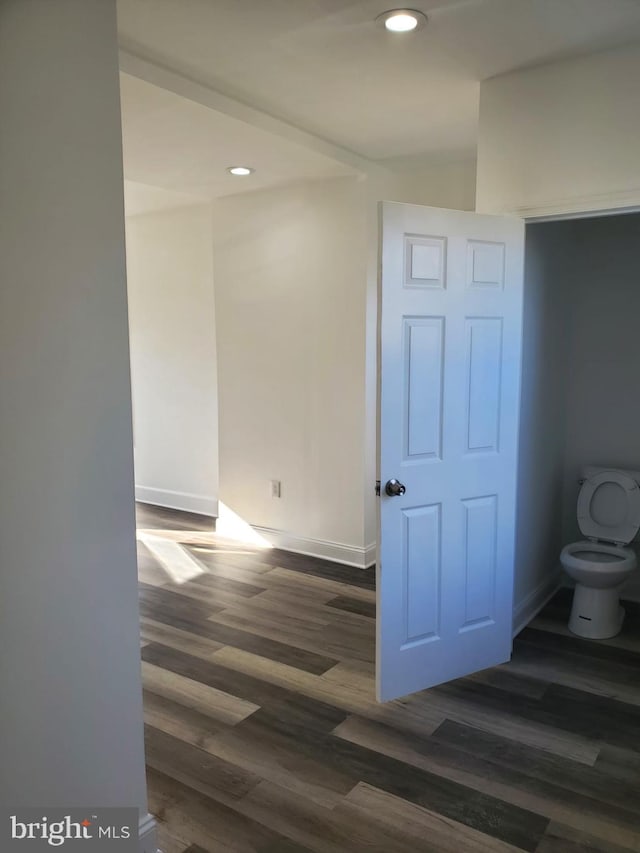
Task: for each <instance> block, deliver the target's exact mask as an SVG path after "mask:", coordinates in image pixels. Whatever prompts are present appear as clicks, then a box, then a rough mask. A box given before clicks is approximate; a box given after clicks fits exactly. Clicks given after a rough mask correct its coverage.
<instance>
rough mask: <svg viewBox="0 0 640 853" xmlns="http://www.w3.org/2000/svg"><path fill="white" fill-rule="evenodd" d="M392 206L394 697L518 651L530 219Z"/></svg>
mask: <svg viewBox="0 0 640 853" xmlns="http://www.w3.org/2000/svg"><path fill="white" fill-rule="evenodd" d="M381 211H382V238H381V239H382V275H381V297H380V365H379V366H380V371H379V375H380V387H379V395H378V399H379V404H378V405H379V407H380V408H379V433H380V434H379V453H380V459H379V469H378V470H379V475H380V478H381V496H380V522H379V537H378V636H377V655H376V657H377V685H378V698H379V699H380V700H387V699H393V698H395V697H397V696H404V695H406V694H407V693H412V692H414V691H416V690H422V689H423V688H425V687H431V686H433V685H435V684H439V683H441V682H443V681H448V680H450V679H452V678H458V677H460V676H462V675H467V674H469V673H471V672H475V671H477V670H480V669H484V668H486V667H489V666H495V665H497V664H499V663H503V662H504V661H507V660H509V658H510V655H511V639H512V637H511V624H512V606H513V605H512V600H513V570H514V539H515V499H516V475H517V448H518V414H519V391H520V351H521V338H522V288H523V258H524V222H523V221H522V220H519V219H512V218H504V217H497V216H482V215H479V214H475V213H464V212H461V211H453V210H440V209H438V208H432V207H421V206H418V205H409V204H396V203H392V202H384V203H383V204H382V205H381ZM388 481H397V482H396V483H394V482H392V483H391V484H390V486H389V491H390V492H392V493H393V492H394V491H395V492H400V494H395V495H393V494H392V495H389V494H387V493H386V488H385V486H386V484H387V482H388Z"/></svg>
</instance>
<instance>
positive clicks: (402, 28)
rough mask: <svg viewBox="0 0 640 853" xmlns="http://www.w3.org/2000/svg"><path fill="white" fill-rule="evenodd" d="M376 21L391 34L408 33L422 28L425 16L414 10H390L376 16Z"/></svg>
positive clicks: (425, 19)
mask: <svg viewBox="0 0 640 853" xmlns="http://www.w3.org/2000/svg"><path fill="white" fill-rule="evenodd" d="M376 21H378V23H380V24H383V25H384V27H385V29H387V30H389V31H390V32H392V33H410V32H412V31H413V30H419V29H420V28H421V27H424V25H425V24H426V23H427V16H426V15H425V14H424V13H423V12H417V11H416V10H415V9H391V11H389V12H383V13H382V15H378V17H377V18H376Z"/></svg>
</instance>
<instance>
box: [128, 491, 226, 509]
mask: <svg viewBox="0 0 640 853" xmlns="http://www.w3.org/2000/svg"><path fill="white" fill-rule="evenodd" d="M136 500H137V501H140V503H143V504H153V505H154V506H164V507H167V508H168V509H179V510H182V511H183V512H193V513H196V514H197V515H213V516H217V515H218V499H217V498H214V497H211V496H210V495H193V494H190V493H189V492H173V491H170V490H169V489H154V488H152V487H151V486H136Z"/></svg>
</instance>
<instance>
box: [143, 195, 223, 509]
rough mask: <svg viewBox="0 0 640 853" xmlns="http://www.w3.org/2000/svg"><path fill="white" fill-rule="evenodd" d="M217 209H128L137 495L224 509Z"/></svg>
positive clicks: (187, 505)
mask: <svg viewBox="0 0 640 853" xmlns="http://www.w3.org/2000/svg"><path fill="white" fill-rule="evenodd" d="M211 227H212V217H211V207H210V206H202V205H199V206H193V207H183V208H179V209H175V210H168V211H163V212H157V213H148V214H144V215H139V216H131V217H127V274H128V275H127V277H128V293H129V326H130V333H131V376H132V385H133V413H134V440H135V471H136V496H137V498H138V499H139V500H142V501H147V502H149V503H155V504H160V505H163V506H173V507H176V508H178V509H183V510H189V511H192V512H200V513H205V514H208V515H216V514H217V510H218V400H217V377H216V326H215V306H214V294H213V246H212V239H211Z"/></svg>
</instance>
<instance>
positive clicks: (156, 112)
mask: <svg viewBox="0 0 640 853" xmlns="http://www.w3.org/2000/svg"><path fill="white" fill-rule="evenodd" d="M120 98H121V105H122V129H123V133H122V136H123V155H124V172H125V178H126V179H127V186H126V188H125V189H126V201H127V213H134V212H135V213H141V212H147V211H149V210H157V209H162V208H164V207H177V206H180V205H183V204H189V203H193V201H194V200H196V201H197V200H198V199H200V200H205V199H211V198H216V197H219V196H224V195H228V194H231V193H237V192H243V191H248V190H256V189H266V188H268V187H273V186H276V185H281V184H284V183H291V182H292V181H299V180H316V179H320V178H328V177H337V176H340V175H345V174H352V173H353V170H350V169H348V168H347V167H346V166H344V165H342V164H340V163H338V162H336V161H335V160H333V159H331V158H329V157H326V156H324V155H322V154H318V153H317V152H315V151H311V150H309V149H308V148H306V147H304V146H302V145H298V144H296V143H293V142H291V141H289V140H286V139H282V138H280V137H278V136H276V135H274V134H272V133H269V132H267V131H265V130H261V129H260V128H257V127H254V126H252V125H250V124H247V123H246V122H243V121H239V120H237V119H235V118H232V117H230V116H228V115H225V114H223V113H221V112H219V111H217V110H212V109H209V108H207V107H205V106H203V105H201V104H199V103H195V102H194V101H191V100H188V99H186V98H183V97H180V96H178V95H176V94H174V93H173V92H169V91H167V90H166V89H162V88H160V87H158V86H155V85H152V84H150V83H147V82H145V81H144V80H140V79H138V78H136V77H132V76H130V75H128V74H122V73H121V74H120ZM233 165H249V166H251V167H253V168H255V170H256V171H255V174H253V175H250V176H249V177H244V178H242V177H234V176H233V175H230V174H228V173H227V171H226V170H227V167H229V166H233Z"/></svg>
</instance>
